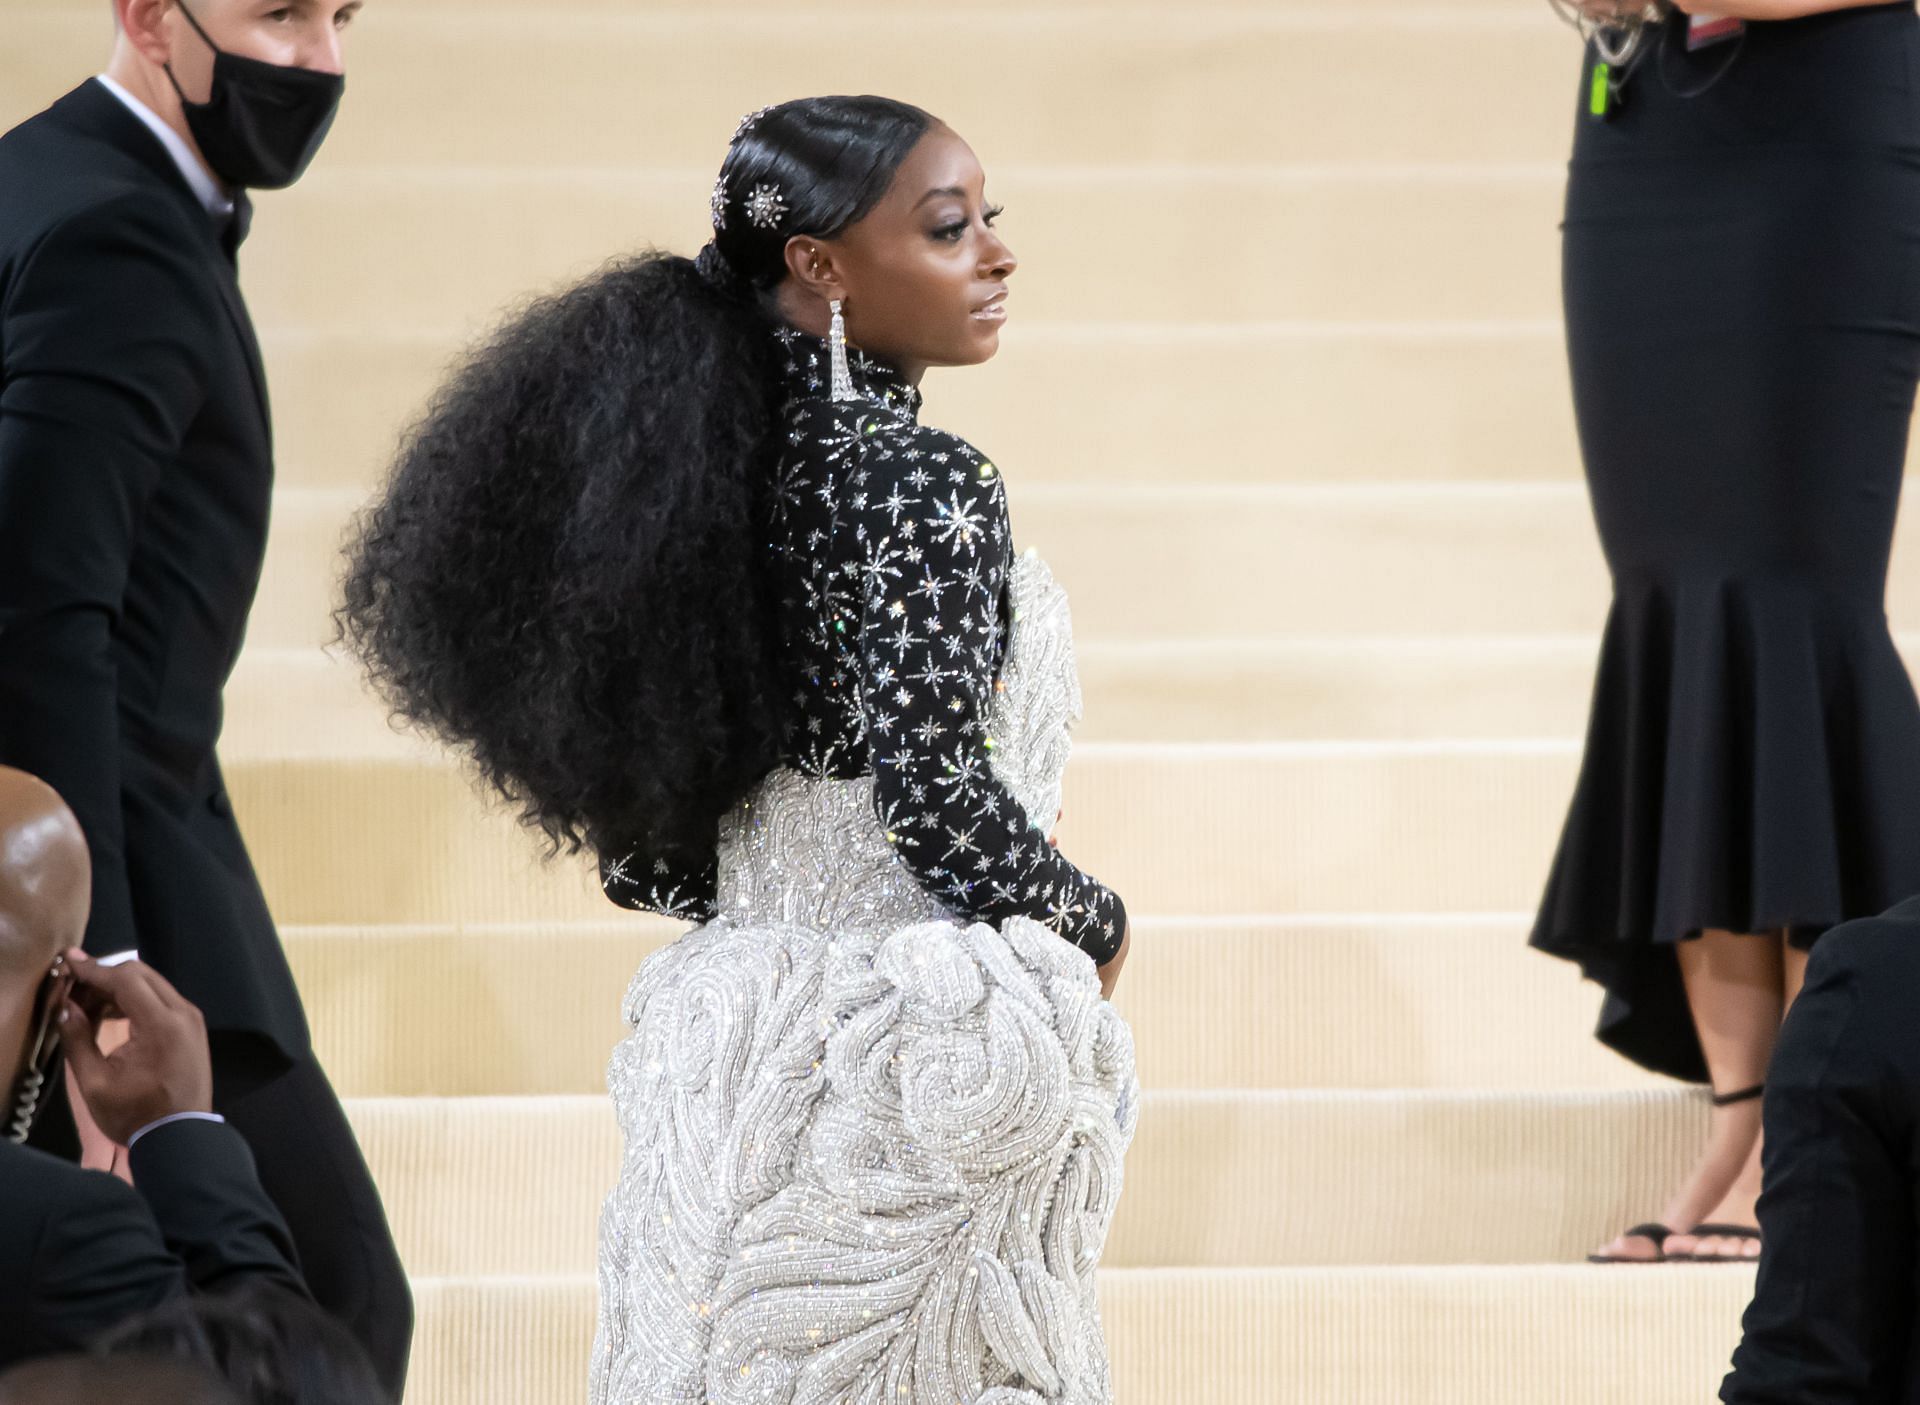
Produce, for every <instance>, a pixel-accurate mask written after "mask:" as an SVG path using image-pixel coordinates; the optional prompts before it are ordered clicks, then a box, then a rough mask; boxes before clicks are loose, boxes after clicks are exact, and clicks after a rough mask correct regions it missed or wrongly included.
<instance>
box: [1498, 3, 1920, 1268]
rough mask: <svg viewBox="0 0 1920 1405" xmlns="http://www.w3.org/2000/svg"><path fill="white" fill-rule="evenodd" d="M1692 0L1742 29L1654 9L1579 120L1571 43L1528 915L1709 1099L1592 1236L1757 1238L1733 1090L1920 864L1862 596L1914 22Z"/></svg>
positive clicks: (1879, 482)
mask: <svg viewBox="0 0 1920 1405" xmlns="http://www.w3.org/2000/svg"><path fill="white" fill-rule="evenodd" d="M1588 8H1589V11H1590V12H1591V10H1592V7H1591V6H1589V7H1588ZM1624 8H1638V7H1637V6H1634V7H1624ZM1710 8H1711V9H1712V10H1714V11H1716V12H1720V13H1722V14H1730V15H1731V16H1733V17H1735V18H1738V17H1742V16H1744V17H1746V18H1747V19H1748V23H1747V24H1746V26H1745V29H1744V32H1742V33H1740V34H1738V35H1736V36H1735V37H1732V38H1727V39H1723V40H1721V41H1720V42H1716V43H1712V44H1709V45H1706V46H1704V47H1700V48H1698V49H1697V50H1691V49H1690V48H1689V44H1688V38H1689V33H1690V31H1691V28H1692V25H1691V22H1690V19H1689V16H1688V15H1687V14H1686V13H1684V12H1681V13H1676V14H1673V15H1671V16H1669V18H1668V19H1667V20H1666V22H1665V23H1664V24H1661V25H1659V26H1657V27H1654V28H1652V29H1651V30H1649V32H1647V33H1646V34H1645V35H1644V42H1643V43H1642V45H1641V47H1640V50H1639V52H1638V54H1637V55H1636V57H1635V58H1634V59H1633V61H1632V63H1631V65H1630V68H1629V70H1628V71H1627V73H1626V76H1625V79H1624V83H1623V84H1622V85H1621V91H1620V94H1619V101H1617V102H1615V103H1613V104H1612V105H1611V110H1610V112H1609V113H1608V114H1607V115H1606V116H1605V117H1603V118H1596V117H1595V116H1593V115H1592V114H1591V113H1590V112H1589V110H1588V105H1589V98H1590V96H1591V94H1592V92H1593V78H1594V74H1593V67H1594V57H1593V55H1592V54H1591V53H1590V54H1589V58H1588V66H1587V71H1586V72H1585V73H1584V74H1583V75H1582V80H1581V89H1580V103H1581V115H1580V118H1579V130H1578V136H1577V138H1576V140H1575V145H1574V156H1573V165H1572V176H1571V181H1570V184H1569V187H1568V192H1567V210H1566V224H1565V272H1564V277H1565V297H1566V317H1567V344H1568V351H1569V355H1570V358H1571V362H1572V371H1573V388H1574V398H1575V406H1576V410H1577V413H1578V420H1579V427H1580V441H1581V448H1582V451H1583V454H1584V457H1585V462H1586V471H1587V481H1588V484H1589V486H1590V488H1591V491H1592V497H1593V506H1594V515H1595V518H1596V520H1597V522H1598V525H1599V529H1600V538H1601V543H1602V545H1603V547H1604V548H1605V551H1606V556H1607V561H1608V565H1609V567H1610V568H1611V571H1612V575H1613V583H1614V604H1613V609H1612V613H1611V615H1610V617H1609V619H1608V622H1607V627H1606V634H1605V638H1604V642H1603V645H1602V650H1601V658H1600V668H1599V676H1598V682H1597V685H1596V689H1595V695H1594V704H1593V716H1592V721H1591V724H1590V731H1589V733H1588V737H1587V747H1586V757H1585V763H1584V766H1583V769H1582V772H1581V776H1580V780H1579V785H1578V790H1577V793H1576V795H1575V797H1574V800H1573V805H1572V811H1571V814H1570V816H1569V818H1568V821H1567V827H1566V831H1565V834H1564V837H1563V839H1562V841H1561V845H1560V851H1559V856H1558V858H1557V860H1556V861H1555V864H1554V867H1553V872H1552V876H1551V878H1550V880H1549V882H1548V885H1547V891H1546V896H1545V900H1544V902H1543V903H1542V906H1541V910H1540V914H1539V919H1538V923H1537V925H1536V927H1535V929H1534V933H1533V942H1534V945H1536V946H1538V947H1540V948H1542V949H1543V950H1546V951H1550V952H1553V953H1555V954H1558V955H1561V956H1565V957H1568V958H1570V959H1573V960H1576V961H1578V962H1579V963H1580V964H1581V966H1582V968H1583V969H1584V970H1585V972H1586V973H1587V975H1589V976H1590V977H1592V978H1593V979H1595V980H1597V981H1599V982H1600V983H1602V984H1603V985H1604V986H1605V987H1606V991H1607V996H1606V1002H1605V1006H1604V1009H1603V1012H1602V1015H1601V1022H1600V1029H1599V1036H1600V1038H1601V1039H1602V1040H1604V1041H1605V1042H1606V1043H1607V1044H1609V1045H1610V1046H1611V1047H1613V1048H1615V1049H1617V1050H1618V1051H1620V1052H1621V1053H1622V1054H1624V1055H1626V1056H1627V1057H1628V1058H1631V1059H1634V1060H1636V1061H1637V1062H1639V1063H1641V1064H1643V1065H1645V1066H1646V1067H1648V1068H1650V1069H1654V1070H1657V1071H1659V1072H1661V1073H1666V1074H1670V1075H1672V1076H1674V1077H1677V1078H1682V1079H1687V1080H1691V1081H1706V1082H1710V1084H1711V1086H1712V1088H1713V1090H1714V1092H1715V1094H1716V1104H1717V1105H1716V1108H1715V1111H1714V1116H1713V1130H1712V1134H1711V1137H1710V1140H1709V1145H1708V1149H1707V1152H1706V1154H1705V1156H1704V1158H1703V1160H1702V1162H1701V1164H1700V1167H1699V1168H1698V1170H1697V1171H1696V1172H1695V1174H1694V1175H1693V1176H1691V1177H1690V1178H1689V1180H1688V1182H1687V1183H1686V1184H1685V1185H1683V1186H1681V1187H1680V1188H1678V1190H1677V1191H1676V1192H1675V1194H1674V1196H1673V1198H1672V1199H1671V1201H1670V1202H1669V1203H1668V1204H1667V1206H1666V1207H1665V1210H1664V1213H1663V1215H1662V1222H1661V1223H1658V1224H1648V1225H1643V1226H1639V1227H1637V1229H1636V1230H1635V1231H1630V1232H1629V1233H1628V1234H1625V1235H1622V1236H1621V1238H1620V1239H1618V1240H1616V1241H1615V1242H1614V1243H1612V1244H1610V1245H1608V1246H1607V1247H1606V1248H1605V1250H1604V1251H1603V1252H1602V1255H1601V1257H1602V1258H1604V1259H1606V1260H1608V1261H1633V1262H1648V1261H1658V1260H1659V1259H1660V1258H1662V1257H1691V1258H1697V1259H1710V1260H1716V1261H1718V1260H1724V1259H1729V1258H1732V1259H1739V1258H1749V1257H1752V1256H1753V1255H1755V1254H1757V1252H1758V1244H1757V1242H1756V1240H1755V1239H1754V1237H1753V1235H1754V1231H1753V1230H1752V1226H1753V1225H1754V1222H1755V1221H1754V1214H1753V1208H1754V1199H1755V1197H1756V1195H1757V1193H1758V1189H1759V1161H1758V1141H1759V1104H1758V1102H1757V1101H1755V1100H1754V1098H1755V1095H1756V1094H1757V1091H1758V1089H1759V1087H1760V1085H1761V1084H1762V1083H1763V1081H1764V1078H1765V1071H1766V1067H1767V1062H1768V1058H1769V1056H1770V1054H1771V1051H1772V1048H1773V1043H1774V1038H1775V1035H1776V1033H1777V1031H1778V1028H1779V1024H1780V1020H1781V1016H1782V1013H1783V1010H1784V1008H1785V1006H1786V1004H1787V1003H1789V1002H1790V1001H1791V1000H1792V998H1793V995H1794V994H1795V992H1796V991H1797V989H1798V987H1799V983H1800V980H1801V977H1802V973H1803V972H1804V969H1805V962H1806V955H1807V951H1808V948H1809V947H1810V946H1811V945H1812V943H1813V942H1814V941H1815V940H1816V939H1817V938H1818V937H1819V936H1820V934H1821V933H1822V932H1824V931H1826V930H1827V929H1828V928H1830V927H1832V926H1834V925H1835V924H1836V923H1839V922H1842V921H1845V920H1847V919H1850V918H1856V917H1863V916H1869V915H1872V914H1874V913H1878V912H1880V911H1881V910H1883V909H1884V908H1886V907H1888V906H1890V905H1891V904H1892V903H1894V902H1896V901H1898V900H1899V899H1901V898H1904V897H1907V896H1909V895H1911V894H1913V893H1915V892H1920V706H1916V703H1915V697H1914V691H1913V688H1912V686H1911V685H1910V683H1909V681H1908V677H1907V673H1906V670H1905V669H1904V667H1903V666H1902V663H1901V660H1900V657H1899V655H1898V654H1897V653H1896V652H1895V650H1894V645H1893V641H1892V638H1891V636H1890V635H1889V632H1888V626H1887V620H1886V615H1885V608H1884V594H1885V588H1886V579H1887V567H1888V558H1889V551H1890V548H1891V545H1892V538H1893V526H1894V515H1895V510H1896V508H1897V505H1898V502H1899V496H1900V485H1901V479H1902V475H1903V472H1904V469H1905V463H1906V448H1907V432H1908V422H1909V420H1910V418H1911V416H1912V412H1913V403H1914V387H1915V381H1916V377H1917V376H1920V86H1917V85H1920V23H1917V22H1916V18H1915V12H1914V7H1913V5H1912V4H1911V3H1902V4H1893V5H1885V4H1881V5H1858V4H1855V5H1836V4H1833V3H1826V4H1808V3H1804V0H1802V3H1787V0H1775V2H1774V3H1768V0H1746V3H1742V0H1712V4H1711V6H1710ZM1813 11H1831V13H1818V14H1816V13H1812V12H1813ZM1703 23H1704V21H1703ZM1701 37H1702V38H1705V37H1707V36H1705V35H1704V34H1703V35H1702V36H1701ZM1703 1224H1704V1225H1705V1227H1706V1230H1707V1232H1706V1233H1705V1234H1699V1233H1693V1232H1692V1231H1694V1230H1695V1229H1696V1227H1697V1226H1701V1225H1703ZM1676 1231H1677V1233H1675V1232H1676ZM1663 1247H1664V1251H1665V1252H1664V1254H1663Z"/></svg>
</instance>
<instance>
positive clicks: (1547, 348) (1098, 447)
mask: <svg viewBox="0 0 1920 1405" xmlns="http://www.w3.org/2000/svg"><path fill="white" fill-rule="evenodd" d="M1109 311H1110V315H1111V316H1122V315H1124V314H1125V309H1124V308H1119V307H1115V308H1113V309H1110V310H1109ZM463 341H464V339H463V337H462V336H461V335H460V334H459V332H458V331H457V330H452V329H449V330H447V331H444V332H441V333H434V332H430V331H426V330H423V329H418V328H405V327H402V328H393V329H390V330H389V331H388V332H386V333H385V334H382V335H374V334H372V333H370V332H366V331H353V332H331V333H328V332H319V331H305V330H301V329H300V328H298V327H285V328H281V329H278V330H274V331H269V332H267V333H266V334H265V336H264V342H265V347H266V356H267V375H268V381H269V383H270V384H271V385H272V387H273V410H274V440H275V446H276V452H277V456H278V459H279V481H280V482H281V483H283V484H287V485H290V486H302V487H356V486H370V485H372V484H374V483H376V482H378V481H380V479H381V477H382V475H384V473H385V472H386V469H387V467H388V465H389V463H390V462H391V460H392V457H393V450H394V445H395V443H396V441H397V439H398V436H399V434H400V432H401V430H402V429H403V428H404V427H405V426H406V425H408V424H409V423H411V422H412V421H413V420H414V418H415V417H416V416H417V415H418V414H419V413H420V412H421V410H422V409H423V408H424V407H425V405H426V403H427V400H428V397H429V396H430V395H431V394H432V392H433V390H434V389H435V387H436V386H437V385H438V384H439V383H440V381H441V380H442V378H443V376H444V374H445V371H446V368H447V366H448V365H449V364H450V362H451V361H452V360H453V359H454V358H455V357H456V356H457V355H458V354H459V353H460V351H461V350H462V346H463ZM926 390H927V396H928V399H927V409H926V412H925V415H924V418H925V419H926V421H927V422H928V423H930V424H938V425H944V426H948V427H951V428H954V429H956V430H959V431H961V432H963V433H964V434H965V435H966V436H967V437H968V438H969V439H972V440H974V441H975V442H977V443H979V444H981V445H983V446H986V447H987V448H989V449H990V450H991V452H992V453H994V454H995V455H997V456H998V457H999V459H1000V460H1001V461H1002V462H1004V463H1006V464H1008V465H1017V466H1018V468H1019V473H1020V477H1021V480H1022V481H1023V482H1025V483H1055V482H1058V483H1086V484H1113V485H1119V484H1132V485H1147V484H1158V485H1168V484H1175V483H1186V482H1210V483H1268V482H1288V481H1355V480H1361V479H1368V478H1379V477H1382V476H1391V477H1393V478H1396V479H1402V480H1419V479H1433V480H1443V481H1459V480H1507V479H1512V480H1535V479H1552V480H1571V479H1572V478H1573V477H1575V476H1576V475H1577V474H1578V472H1579V459H1578V457H1577V451H1576V448H1575V444H1574V438H1573V427H1572V409H1571V400H1570V397H1569V396H1568V393H1567V370H1566V359H1565V355H1564V352H1563V351H1562V345H1561V332H1560V328H1559V326H1558V324H1557V323H1555V322H1552V321H1540V322H1519V321H1516V322H1508V323H1493V322H1434V323H1427V324H1418V323H1402V324H1394V323H1381V324H1376V325H1366V324H1360V323H1354V322H1307V323H1275V324H1265V325H1261V324H1254V325H1247V326H1235V325H1232V324H1194V325H1179V324H1169V325H1153V324H1149V323H1134V322H1117V321H1112V320H1108V321H1095V322H1070V323H1053V324H1044V325H1035V324H1031V323H1020V322H1016V323H1015V324H1013V325H1010V326H1009V328H1008V330H1007V333H1006V336H1005V339H1004V343H1003V346H1002V348H1001V352H1000V355H999V356H997V357H996V358H995V359H994V360H993V361H992V362H991V363H990V364H989V365H987V366H984V367H969V368H967V369H965V370H963V371H939V370H936V371H934V372H932V373H931V374H930V375H929V376H928V378H927V381H926ZM1389 409H1390V411H1391V412H1390V413H1387V412H1385V411H1387V410H1389ZM1916 452H1920V450H1917V451H1916Z"/></svg>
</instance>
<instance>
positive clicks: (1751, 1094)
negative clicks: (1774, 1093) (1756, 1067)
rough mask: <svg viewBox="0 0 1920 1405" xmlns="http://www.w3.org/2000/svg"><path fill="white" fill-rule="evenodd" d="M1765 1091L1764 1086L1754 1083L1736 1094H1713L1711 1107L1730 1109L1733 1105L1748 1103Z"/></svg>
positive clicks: (1765, 1086) (1765, 1087)
mask: <svg viewBox="0 0 1920 1405" xmlns="http://www.w3.org/2000/svg"><path fill="white" fill-rule="evenodd" d="M1766 1091H1767V1085H1766V1084H1764V1083H1756V1084H1754V1085H1753V1086H1752V1087H1751V1088H1742V1089H1741V1090H1740V1091H1739V1092H1737V1093H1715V1094H1714V1095H1713V1105H1714V1106H1715V1107H1732V1106H1733V1105H1734V1104H1735V1103H1750V1102H1752V1101H1753V1100H1754V1099H1755V1098H1757V1097H1759V1096H1760V1095H1761V1094H1762V1093H1764V1092H1766Z"/></svg>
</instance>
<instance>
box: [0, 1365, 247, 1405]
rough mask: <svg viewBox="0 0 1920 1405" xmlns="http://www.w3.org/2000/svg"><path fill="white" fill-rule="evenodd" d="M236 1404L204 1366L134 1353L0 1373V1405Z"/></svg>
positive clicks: (237, 1400) (28, 1366)
mask: <svg viewBox="0 0 1920 1405" xmlns="http://www.w3.org/2000/svg"><path fill="white" fill-rule="evenodd" d="M114 1400H118V1401H125V1402H127V1405H242V1402H241V1400H240V1398H239V1397H238V1396H236V1395H235V1394H234V1393H233V1392H232V1391H230V1390H228V1389H227V1387H226V1386H225V1385H223V1384H222V1383H221V1381H220V1379H219V1377H217V1376H215V1375H214V1374H213V1373H212V1372H210V1371H208V1370H207V1369H206V1368H205V1367H201V1366H196V1365H194V1364H193V1363H192V1362H188V1361H167V1360H163V1359H160V1358H158V1357H150V1356H149V1357H142V1356H137V1355H130V1356H120V1357H115V1358H114V1359H113V1360H111V1361H102V1360H99V1359H97V1358H90V1357H85V1356H65V1357H57V1358H55V1359H53V1360H49V1361H29V1362H28V1363H27V1364H26V1365H24V1366H16V1367H15V1368H14V1369H13V1370H11V1371H8V1372H6V1373H5V1374H4V1375H0V1405H100V1402H102V1401H114Z"/></svg>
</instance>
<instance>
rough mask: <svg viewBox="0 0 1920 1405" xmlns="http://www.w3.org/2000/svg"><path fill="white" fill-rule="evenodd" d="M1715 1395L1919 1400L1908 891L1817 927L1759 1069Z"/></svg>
mask: <svg viewBox="0 0 1920 1405" xmlns="http://www.w3.org/2000/svg"><path fill="white" fill-rule="evenodd" d="M1762 1117H1763V1118H1764V1119H1765V1130H1766V1152H1765V1156H1766V1165H1765V1168H1764V1170H1765V1184H1764V1188H1763V1189H1762V1191H1761V1195H1760V1231H1761V1235H1762V1241H1761V1242H1762V1244H1763V1245H1764V1247H1763V1248H1762V1250H1761V1254H1760V1277H1759V1281H1758V1283H1757V1284H1756V1286H1755V1292H1754V1297H1753V1302H1752V1304H1751V1305H1750V1306H1749V1307H1748V1308H1747V1315H1746V1334H1745V1339H1744V1340H1743V1341H1742V1342H1741V1343H1740V1348H1739V1350H1738V1351H1736V1352H1735V1353H1734V1357H1733V1373H1732V1374H1731V1375H1730V1376H1728V1377H1727V1380H1726V1383H1725V1385H1724V1386H1723V1387H1722V1388H1721V1392H1720V1398H1721V1399H1722V1400H1724V1401H1727V1402H1728V1405H1920V898H1914V899H1910V900H1908V901H1907V902H1904V903H1902V904H1901V905H1900V906H1898V907H1896V908H1894V909H1893V910H1892V911H1891V912H1888V913H1886V914H1885V915H1884V916H1881V917H1872V918H1867V919H1865V920H1863V921H1858V922H1849V923H1847V924H1846V925H1845V926H1844V927H1839V928H1837V929H1835V930H1834V931H1833V932H1830V933H1829V934H1828V935H1826V936H1825V937H1822V938H1821V939H1820V944H1819V945H1818V946H1816V947H1814V949H1813V956H1812V958H1811V959H1810V960H1809V961H1808V962H1807V981H1806V986H1805V988H1804V989H1803V990H1802V991H1801V993H1800V998H1799V999H1797V1000H1795V1001H1794V1003H1793V1008H1792V1009H1791V1010H1790V1011H1788V1012H1787V1018H1786V1022H1785V1023H1784V1024H1783V1025H1782V1026H1781V1028H1780V1042H1779V1043H1778V1044H1777V1045H1776V1046H1775V1047H1774V1053H1773V1064H1772V1066H1771V1068H1769V1070H1768V1072H1767V1100H1766V1104H1765V1107H1764V1110H1763V1112H1762Z"/></svg>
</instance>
